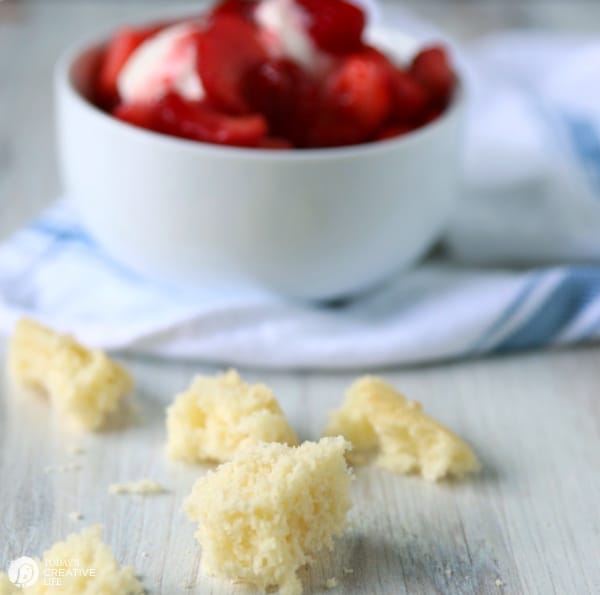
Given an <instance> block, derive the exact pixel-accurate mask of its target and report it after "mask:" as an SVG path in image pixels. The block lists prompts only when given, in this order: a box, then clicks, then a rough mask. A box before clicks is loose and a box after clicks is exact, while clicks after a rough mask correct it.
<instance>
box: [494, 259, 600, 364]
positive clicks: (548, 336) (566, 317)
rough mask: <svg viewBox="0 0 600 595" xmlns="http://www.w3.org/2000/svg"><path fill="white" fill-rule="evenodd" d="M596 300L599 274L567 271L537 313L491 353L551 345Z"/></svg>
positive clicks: (599, 292)
mask: <svg viewBox="0 0 600 595" xmlns="http://www.w3.org/2000/svg"><path fill="white" fill-rule="evenodd" d="M599 296H600V270H598V269H597V268H593V267H575V268H572V269H569V270H568V271H567V273H566V275H565V277H564V279H563V280H562V281H561V282H560V283H559V284H558V286H557V287H556V288H555V289H554V290H553V291H552V293H551V294H550V295H549V296H548V297H547V298H546V300H545V301H544V302H543V303H542V304H541V306H540V307H539V308H538V309H537V311H536V312H535V313H534V314H533V316H531V317H530V318H529V320H527V321H526V322H525V323H524V324H522V325H521V326H520V327H519V328H518V329H516V330H515V332H513V333H511V334H510V335H509V336H508V337H506V338H505V339H504V340H502V341H501V342H500V343H499V344H498V345H497V346H496V347H495V348H494V349H493V350H492V351H493V352H495V353H505V352H508V351H513V350H516V349H526V348H533V347H543V346H546V345H548V344H550V343H552V342H553V340H554V339H555V338H556V337H557V335H558V334H559V333H560V332H561V331H562V330H563V329H564V328H566V326H567V325H568V324H570V323H571V322H572V321H573V320H574V319H575V318H576V317H577V316H578V315H579V314H580V313H581V312H582V311H583V310H584V308H586V307H587V306H588V305H589V304H590V302H592V301H594V300H596V299H598V297H599Z"/></svg>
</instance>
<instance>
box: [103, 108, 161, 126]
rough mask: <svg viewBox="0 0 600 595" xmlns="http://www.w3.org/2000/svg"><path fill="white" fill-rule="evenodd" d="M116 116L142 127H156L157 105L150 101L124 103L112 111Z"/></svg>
mask: <svg viewBox="0 0 600 595" xmlns="http://www.w3.org/2000/svg"><path fill="white" fill-rule="evenodd" d="M111 113H112V115H113V116H114V117H115V118H118V119H119V120H121V121H123V122H127V123H128V124H133V125H134V126H139V127H140V128H147V129H148V130H152V129H154V127H155V125H156V122H155V120H156V106H155V105H153V104H148V103H123V104H121V105H118V106H117V107H116V108H114V109H113V111H112V112H111Z"/></svg>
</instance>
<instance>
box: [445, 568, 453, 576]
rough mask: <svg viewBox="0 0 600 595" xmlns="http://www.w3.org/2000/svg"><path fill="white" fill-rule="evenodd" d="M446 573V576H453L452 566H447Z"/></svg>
mask: <svg viewBox="0 0 600 595" xmlns="http://www.w3.org/2000/svg"><path fill="white" fill-rule="evenodd" d="M444 572H445V573H446V576H452V568H450V566H447V567H446V570H445V571H444Z"/></svg>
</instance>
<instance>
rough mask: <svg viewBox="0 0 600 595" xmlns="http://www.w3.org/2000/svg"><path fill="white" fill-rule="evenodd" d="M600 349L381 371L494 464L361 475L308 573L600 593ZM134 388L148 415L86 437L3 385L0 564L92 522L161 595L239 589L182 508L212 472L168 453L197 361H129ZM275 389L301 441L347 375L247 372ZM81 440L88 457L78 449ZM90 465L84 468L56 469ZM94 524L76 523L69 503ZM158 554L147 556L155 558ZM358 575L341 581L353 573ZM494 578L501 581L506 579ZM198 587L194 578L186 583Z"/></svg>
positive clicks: (391, 585)
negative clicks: (140, 484) (336, 535)
mask: <svg viewBox="0 0 600 595" xmlns="http://www.w3.org/2000/svg"><path fill="white" fill-rule="evenodd" d="M598 361H600V350H599V349H589V350H577V351H571V352H565V353H549V354H539V355H524V356H521V357H511V358H504V359H498V360H487V361H480V362H469V363H463V364H454V365H446V366H439V367H430V368H421V369H415V370H405V371H401V372H385V373H383V375H384V376H385V378H387V379H388V380H390V381H391V382H393V383H395V384H396V385H397V386H399V387H401V388H402V389H403V390H405V391H406V392H407V393H408V394H410V395H411V396H413V397H415V398H417V399H420V400H422V401H423V403H424V404H425V406H426V408H427V410H428V411H430V412H431V413H432V414H433V415H435V416H436V417H438V418H439V419H441V420H443V421H444V422H446V423H448V424H449V425H450V426H451V427H453V428H455V429H456V430H457V431H458V432H459V433H460V434H462V435H463V436H464V437H465V438H467V439H468V440H469V441H470V442H471V443H472V444H473V445H474V447H475V449H476V450H477V452H478V453H479V455H480V456H481V458H482V460H483V464H484V471H483V473H482V475H481V476H480V477H478V478H477V479H473V480H470V481H467V482H464V483H456V484H439V485H436V484H429V483H427V482H424V481H422V480H420V479H418V478H412V477H409V478H406V477H397V476H393V475H390V474H388V473H386V472H383V471H380V470H377V469H372V468H368V469H359V470H358V472H357V480H356V482H355V483H354V485H353V498H354V510H353V513H352V518H353V521H354V527H353V528H352V529H351V530H350V531H349V533H348V534H347V536H346V537H345V538H344V539H343V540H342V541H341V543H340V544H339V547H338V548H337V550H336V552H335V553H334V554H333V555H332V556H324V557H323V559H322V560H319V563H318V564H317V565H316V567H315V568H314V569H313V570H311V571H310V572H308V573H306V574H305V577H306V584H307V592H314V593H318V592H321V591H323V588H322V586H323V585H324V583H325V581H326V579H328V578H331V577H336V578H338V579H339V581H340V587H339V588H338V591H337V592H339V593H356V594H362V593H365V594H366V593H370V594H374V595H375V594H386V595H387V594H390V595H391V594H404V593H406V594H408V593H449V594H468V593H473V594H480V593H482V594H483V593H486V594H487V593H489V594H493V593H524V594H536V593H539V594H543V595H546V594H550V593H557V594H560V595H562V594H577V595H579V594H586V593H598V592H600V568H599V566H598V560H599V558H598V555H599V553H600V506H599V500H598V495H599V494H600V472H599V470H600V437H599V432H600V401H599V400H598V394H597V387H598V380H599V378H598V375H599V372H598V370H599V369H600V368H599V366H598ZM126 364H127V365H128V366H129V367H130V368H131V369H132V370H133V373H134V374H135V377H136V380H137V381H138V386H139V390H138V402H139V405H140V409H141V414H142V418H143V419H142V421H141V422H140V423H139V424H138V425H136V426H134V427H132V428H129V429H127V430H125V431H117V430H115V431H112V432H109V433H105V434H99V435H91V436H89V435H88V436H79V435H78V434H73V433H70V432H65V430H64V429H63V428H62V427H61V426H60V424H58V423H57V422H56V420H54V419H53V418H52V416H50V415H49V412H48V409H47V406H46V403H45V402H43V401H41V400H39V399H35V398H30V397H29V398H25V396H24V395H19V394H16V393H14V392H12V391H11V392H7V391H4V392H3V393H2V398H1V400H0V449H1V450H0V477H1V478H2V479H1V483H0V536H2V540H1V541H0V565H4V566H5V565H6V563H7V562H8V561H9V560H11V559H14V558H16V557H18V556H20V555H23V554H36V553H39V552H40V551H41V550H43V549H44V548H45V547H47V546H48V545H50V544H51V543H52V542H54V541H55V540H57V539H60V538H61V537H64V536H65V535H66V534H67V533H69V532H71V531H73V530H75V529H77V528H79V527H83V526H87V525H90V524H92V523H96V522H100V523H103V524H104V525H105V526H106V537H107V540H108V541H109V543H110V544H111V545H112V546H113V548H114V551H115V553H116V555H117V557H118V558H119V560H121V561H123V562H127V563H130V564H133V565H134V566H135V567H136V569H138V571H139V572H140V573H141V574H142V575H143V577H144V582H145V584H146V586H147V587H148V588H149V589H150V591H151V592H152V593H167V594H171V593H184V592H190V593H218V594H225V593H238V592H239V593H242V592H244V591H243V589H242V588H241V587H232V586H229V585H227V584H223V583H221V582H219V581H216V580H213V579H207V578H205V577H203V576H201V575H199V574H198V568H199V561H200V550H199V548H198V547H197V546H196V544H195V542H194V539H193V532H194V526H193V525H192V524H191V523H189V522H188V520H187V519H186V517H185V515H184V514H183V513H182V512H181V503H182V500H183V499H184V498H185V496H186V495H187V494H188V492H189V491H190V487H191V485H192V483H193V481H194V479H195V478H196V477H198V476H199V475H200V474H202V473H203V472H204V468H202V467H194V466H188V465H180V464H172V463H169V462H168V461H167V460H166V459H165V457H164V455H163V446H164V440H165V431H164V407H165V406H166V405H167V404H168V403H169V401H170V399H171V397H172V395H173V394H174V393H175V392H176V391H177V390H179V389H181V388H182V387H184V386H185V385H186V384H187V383H188V381H189V379H190V377H191V376H192V375H193V374H194V373H196V372H198V371H200V370H204V371H207V370H208V371H210V370H212V368H206V367H204V368H201V367H199V366H195V365H191V364H178V365H174V364H161V363H158V362H155V361H149V360H126ZM246 376H247V377H248V378H249V379H251V380H258V379H260V380H264V381H266V382H267V383H269V384H271V385H272V386H273V387H274V389H275V391H276V393H277V395H278V396H279V398H280V400H281V402H282V404H283V407H284V409H285V410H286V412H287V413H288V415H289V416H290V418H291V420H292V422H293V424H294V425H295V427H296V428H297V429H298V431H299V432H300V435H301V436H302V438H317V437H318V436H319V433H320V430H321V428H322V426H323V424H324V422H325V418H326V412H327V410H329V409H330V408H332V407H334V406H336V405H337V404H338V403H339V401H340V399H341V396H342V392H343V389H344V388H345V387H346V386H347V384H348V383H349V382H350V381H351V379H352V376H350V375H348V374H285V373H273V372H268V373H267V372H265V373H260V372H256V371H251V372H246ZM73 445H80V446H81V447H82V448H83V449H84V451H85V452H84V453H83V454H80V455H73V454H71V452H70V451H71V447H72V446H73ZM70 462H78V463H80V465H81V468H80V470H79V471H71V472H56V471H55V472H44V469H46V468H47V467H48V466H56V465H61V464H64V463H70ZM146 477H148V478H152V479H156V480H158V481H160V482H162V483H163V484H164V485H165V486H166V487H167V488H168V489H169V490H170V492H169V493H168V494H166V495H157V496H148V497H128V496H111V495H109V494H108V486H109V484H110V483H113V482H121V481H129V480H135V479H140V478H146ZM74 511H76V512H81V513H82V514H83V515H84V519H83V520H82V521H79V522H74V521H72V520H70V519H69V513H70V512H74ZM143 552H147V553H148V554H149V555H148V556H147V557H144V556H143V554H142V553H143ZM344 566H346V567H351V568H354V570H355V573H354V574H353V575H344V574H343V572H342V568H343V567H344ZM497 581H498V584H497ZM186 585H187V587H186Z"/></svg>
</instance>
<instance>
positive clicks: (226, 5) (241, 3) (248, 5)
mask: <svg viewBox="0 0 600 595" xmlns="http://www.w3.org/2000/svg"><path fill="white" fill-rule="evenodd" d="M257 6H258V0H223V2H219V3H218V4H217V5H216V6H215V7H214V8H213V9H212V11H211V15H212V16H219V15H224V14H229V15H234V16H241V17H243V18H245V19H247V20H249V21H251V20H253V18H254V11H255V10H256V7H257Z"/></svg>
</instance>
